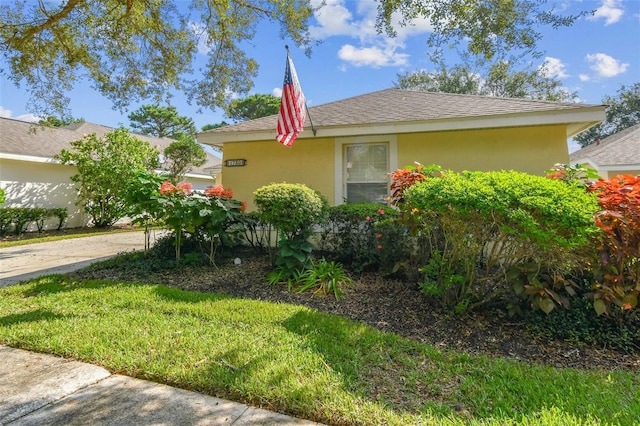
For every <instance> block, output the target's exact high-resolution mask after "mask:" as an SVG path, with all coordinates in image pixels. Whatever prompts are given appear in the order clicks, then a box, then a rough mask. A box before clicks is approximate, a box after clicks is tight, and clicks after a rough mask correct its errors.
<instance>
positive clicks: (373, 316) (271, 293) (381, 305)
mask: <svg viewBox="0 0 640 426" xmlns="http://www.w3.org/2000/svg"><path fill="white" fill-rule="evenodd" d="M269 270H270V264H269V261H268V259H267V258H266V256H252V255H245V256H242V264H241V265H239V266H235V265H233V263H232V262H231V261H228V262H225V264H224V265H221V266H219V267H198V268H186V267H185V268H180V269H171V270H164V271H161V272H156V273H151V274H149V273H145V274H144V275H143V276H142V275H140V274H137V273H136V272H135V271H133V272H132V271H126V270H122V268H100V269H88V270H83V271H79V272H77V273H75V274H74V275H75V276H78V277H82V278H89V279H115V280H131V281H143V282H148V283H157V284H163V285H168V286H174V287H178V288H181V289H184V290H193V291H200V292H212V293H221V294H227V295H231V296H234V297H241V298H249V299H257V300H265V301H270V302H284V303H291V304H296V305H304V306H308V307H310V308H314V309H317V310H319V311H322V312H327V313H331V314H335V315H341V316H343V317H347V318H350V319H352V320H355V321H360V322H364V323H367V324H369V325H371V326H373V327H375V328H377V329H379V330H382V331H388V332H393V333H396V334H399V335H402V336H405V337H407V338H409V339H413V340H415V341H418V342H422V343H426V344H430V345H433V346H435V347H437V348H440V349H444V350H456V351H461V352H466V353H470V354H478V355H480V354H482V355H487V356H491V357H503V358H509V359H513V360H519V361H524V362H531V363H537V364H542V365H549V366H553V367H559V368H566V367H573V368H579V369H607V370H616V369H619V370H633V371H640V353H635V354H628V353H622V352H618V351H614V350H609V349H604V348H594V347H587V346H584V345H580V344H577V343H571V342H563V341H553V342H549V341H540V340H536V339H534V338H532V337H531V336H529V335H528V334H527V332H526V329H525V325H524V324H523V323H521V322H519V321H517V320H513V319H510V318H509V317H508V316H506V315H505V314H504V313H503V312H501V311H497V310H496V311H490V312H486V313H482V314H469V315H451V314H447V313H443V312H441V311H440V310H438V308H437V307H436V306H435V305H434V303H433V302H432V301H430V300H429V298H428V297H427V296H425V295H423V294H422V293H420V292H419V291H418V288H417V285H415V284H409V283H406V282H403V281H399V280H393V279H387V278H384V277H382V276H380V275H379V274H374V273H365V274H362V275H361V276H354V275H351V276H352V278H354V284H353V285H352V286H349V287H346V288H345V296H344V298H342V299H340V300H336V299H335V298H333V297H331V296H328V297H323V296H318V295H314V294H313V293H312V291H308V292H305V293H296V292H291V291H289V290H288V289H287V287H286V286H285V285H275V286H271V285H269V284H266V281H265V275H266V274H267V272H268V271H269Z"/></svg>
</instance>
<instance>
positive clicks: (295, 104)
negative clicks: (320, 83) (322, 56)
mask: <svg viewBox="0 0 640 426" xmlns="http://www.w3.org/2000/svg"><path fill="white" fill-rule="evenodd" d="M305 119H306V105H305V98H304V94H303V93H302V88H301V87H300V82H299V81H298V75H297V73H296V69H295V67H294V66H293V61H292V60H291V57H290V56H289V51H287V64H286V67H285V71H284V84H283V86H282V98H281V100H280V114H279V115H278V134H277V136H276V139H277V140H278V142H280V143H281V144H283V145H285V146H289V147H290V146H291V145H293V142H294V141H295V140H296V138H297V137H298V134H299V133H300V132H302V130H303V128H304V122H305Z"/></svg>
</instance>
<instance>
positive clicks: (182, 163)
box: [163, 135, 207, 184]
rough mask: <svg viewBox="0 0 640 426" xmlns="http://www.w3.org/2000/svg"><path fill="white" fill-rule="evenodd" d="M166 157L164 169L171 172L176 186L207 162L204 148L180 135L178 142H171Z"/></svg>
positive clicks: (171, 178)
mask: <svg viewBox="0 0 640 426" xmlns="http://www.w3.org/2000/svg"><path fill="white" fill-rule="evenodd" d="M164 156H165V159H166V163H165V164H164V165H163V167H164V168H165V169H166V170H168V171H169V177H170V180H171V182H173V183H174V184H176V183H178V182H179V181H181V180H182V179H184V176H185V175H186V174H187V173H189V172H190V171H191V170H193V167H194V166H195V167H200V166H202V165H203V164H204V163H206V162H207V153H206V152H205V150H204V148H202V146H201V145H200V144H199V143H197V142H196V141H195V139H193V137H192V136H188V135H180V138H179V139H178V140H177V141H175V142H171V144H169V146H168V147H166V148H165V149H164Z"/></svg>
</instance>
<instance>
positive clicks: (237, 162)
mask: <svg viewBox="0 0 640 426" xmlns="http://www.w3.org/2000/svg"><path fill="white" fill-rule="evenodd" d="M224 165H225V166H226V167H243V166H246V165H247V160H245V159H244V158H236V159H233V160H225V161H224Z"/></svg>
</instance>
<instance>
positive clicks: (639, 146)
mask: <svg viewBox="0 0 640 426" xmlns="http://www.w3.org/2000/svg"><path fill="white" fill-rule="evenodd" d="M569 158H570V159H571V162H572V163H573V162H585V161H590V162H591V163H593V164H594V165H596V166H599V167H606V166H624V165H627V164H628V165H638V164H640V124H636V125H635V126H632V127H629V128H627V129H625V130H623V131H621V132H618V133H615V134H613V135H611V136H609V137H607V138H604V139H602V140H601V141H600V143H593V144H591V145H588V146H586V147H584V148H582V149H580V150H578V151H576V152H574V153H572V154H571V155H570V156H569Z"/></svg>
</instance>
